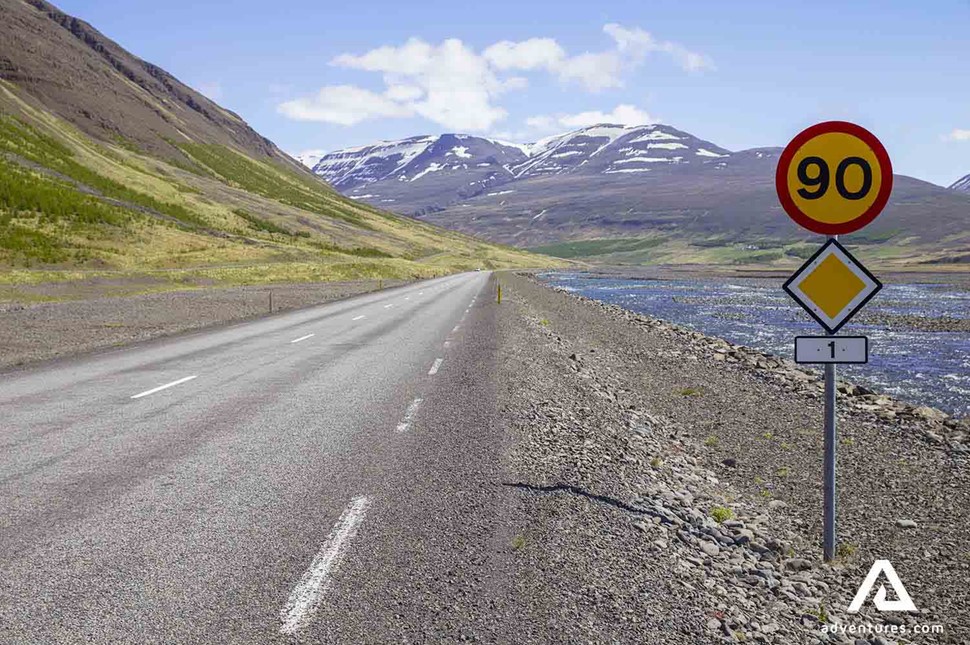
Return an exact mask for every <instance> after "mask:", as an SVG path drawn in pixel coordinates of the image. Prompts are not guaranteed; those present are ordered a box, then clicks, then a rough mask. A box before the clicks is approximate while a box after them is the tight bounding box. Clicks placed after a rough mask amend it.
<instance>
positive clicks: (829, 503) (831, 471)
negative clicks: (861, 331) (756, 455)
mask: <svg viewBox="0 0 970 645" xmlns="http://www.w3.org/2000/svg"><path fill="white" fill-rule="evenodd" d="M833 239H838V236H837V235H836V236H835V237H834V238H833ZM829 336H834V334H829ZM835 375H836V369H835V364H834V363H826V364H825V474H824V481H823V488H824V495H825V511H824V515H823V518H824V524H823V529H822V530H823V532H824V535H823V542H822V551H823V554H824V557H825V561H826V562H831V561H832V560H834V559H835V448H836V440H835V434H836V429H835V396H836V394H837V390H836V387H835Z"/></svg>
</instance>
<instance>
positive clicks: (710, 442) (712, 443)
mask: <svg viewBox="0 0 970 645" xmlns="http://www.w3.org/2000/svg"><path fill="white" fill-rule="evenodd" d="M720 443H721V440H720V439H718V438H717V435H714V434H712V435H711V436H709V437H708V438H707V439H705V440H704V445H705V446H707V447H708V448H717V446H718V444H720Z"/></svg>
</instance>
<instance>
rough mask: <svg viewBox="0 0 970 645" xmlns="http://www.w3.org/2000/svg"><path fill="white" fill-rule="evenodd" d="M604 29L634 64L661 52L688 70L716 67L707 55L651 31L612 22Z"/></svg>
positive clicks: (696, 70) (619, 49) (695, 70)
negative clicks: (629, 27) (654, 34)
mask: <svg viewBox="0 0 970 645" xmlns="http://www.w3.org/2000/svg"><path fill="white" fill-rule="evenodd" d="M603 31H604V32H605V33H606V34H607V35H609V36H610V37H611V38H612V39H613V40H614V41H615V42H616V47H617V50H618V51H619V52H620V53H621V54H623V55H624V56H626V57H628V59H629V60H630V62H631V63H632V64H635V65H638V64H640V63H642V62H643V60H644V59H645V58H646V57H647V56H648V55H650V54H652V53H654V52H661V53H664V54H667V55H669V56H671V57H672V58H674V60H676V61H677V62H678V64H680V66H681V67H682V68H683V69H684V70H686V71H688V72H699V71H703V70H705V69H714V63H712V62H711V60H710V59H709V58H708V57H707V56H704V55H703V54H700V53H698V52H693V51H690V50H689V49H687V48H686V47H684V46H683V45H680V44H678V43H674V42H670V41H661V40H657V39H656V38H654V37H653V35H652V34H650V32H647V31H644V30H643V29H640V28H638V27H634V28H633V29H627V28H626V27H623V26H621V25H617V24H615V23H610V24H608V25H605V26H604V27H603Z"/></svg>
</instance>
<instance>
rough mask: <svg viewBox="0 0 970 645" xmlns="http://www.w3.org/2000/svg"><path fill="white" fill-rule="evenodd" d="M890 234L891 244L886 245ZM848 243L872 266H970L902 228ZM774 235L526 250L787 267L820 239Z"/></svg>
mask: <svg viewBox="0 0 970 645" xmlns="http://www.w3.org/2000/svg"><path fill="white" fill-rule="evenodd" d="M890 239H892V240H893V243H891V244H885V242H887V241H888V240H890ZM843 241H844V243H845V244H846V246H847V247H848V248H849V249H850V250H853V251H855V252H856V253H857V254H858V255H859V257H860V259H863V260H866V261H867V262H870V263H872V264H873V265H874V266H887V267H890V268H893V269H901V268H904V267H905V268H906V269H907V270H917V271H918V270H920V269H921V267H925V269H926V270H927V271H929V270H934V271H940V270H943V271H947V272H960V271H970V263H966V262H963V263H959V262H957V263H952V262H951V263H945V264H943V263H940V262H938V261H937V260H935V258H934V257H933V256H932V255H931V254H929V253H924V254H920V253H918V252H915V253H914V250H913V249H912V248H910V247H909V246H908V240H907V239H906V238H905V237H904V236H903V235H902V234H901V233H900V232H899V231H883V232H878V233H872V234H868V235H867V234H866V233H865V232H864V231H863V232H860V233H856V234H853V235H852V236H846V237H845V238H843ZM822 242H823V239H822V238H821V236H820V237H819V239H818V242H817V243H812V242H805V241H798V242H792V241H790V240H774V239H752V240H750V241H747V242H737V241H732V240H729V239H725V238H723V237H718V236H713V237H697V238H694V239H690V240H689V241H688V240H686V239H683V238H676V237H661V236H650V237H630V238H598V239H589V240H577V241H571V242H560V243H557V244H546V245H542V246H536V247H532V248H530V249H528V250H530V251H533V252H535V253H542V254H545V255H551V256H554V257H559V258H564V259H570V260H579V261H585V262H589V263H592V264H601V265H613V266H623V265H626V266H656V265H705V266H725V267H729V266H734V267H739V268H740V267H749V268H752V269H754V268H759V267H760V268H764V269H770V268H773V267H775V268H780V269H785V268H788V267H794V266H796V265H799V264H801V263H802V262H804V261H805V260H806V259H808V258H809V257H811V255H812V254H813V253H815V251H816V250H817V249H818V248H819V246H820V245H821V244H822Z"/></svg>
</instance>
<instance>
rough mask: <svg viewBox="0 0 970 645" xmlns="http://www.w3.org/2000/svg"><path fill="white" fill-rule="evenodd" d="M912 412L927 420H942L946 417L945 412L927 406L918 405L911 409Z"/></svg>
mask: <svg viewBox="0 0 970 645" xmlns="http://www.w3.org/2000/svg"><path fill="white" fill-rule="evenodd" d="M913 414H915V415H916V416H918V417H922V418H924V419H926V420H928V421H942V420H943V419H945V418H946V413H945V412H942V411H940V410H937V409H936V408H931V407H929V406H925V405H923V406H920V407H918V408H914V409H913Z"/></svg>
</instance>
